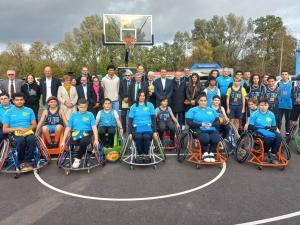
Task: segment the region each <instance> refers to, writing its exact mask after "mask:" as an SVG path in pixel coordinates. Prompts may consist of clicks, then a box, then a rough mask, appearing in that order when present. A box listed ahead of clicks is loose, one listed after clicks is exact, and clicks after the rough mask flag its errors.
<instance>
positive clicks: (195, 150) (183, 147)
mask: <svg viewBox="0 0 300 225" xmlns="http://www.w3.org/2000/svg"><path fill="white" fill-rule="evenodd" d="M202 154H203V153H202V148H201V143H200V141H199V139H198V138H196V133H195V132H194V131H193V130H191V129H186V130H184V132H182V134H181V136H180V137H179V142H178V146H177V161H178V162H183V161H185V160H186V161H188V162H190V163H193V164H196V168H197V169H200V166H201V165H219V166H220V168H221V165H223V163H224V162H226V161H227V160H228V159H229V152H228V147H227V144H226V142H225V140H224V139H223V138H222V137H221V139H220V141H219V143H218V145H217V149H216V152H215V153H214V154H215V159H216V161H215V162H204V161H203V160H202Z"/></svg>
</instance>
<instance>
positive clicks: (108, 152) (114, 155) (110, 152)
mask: <svg viewBox="0 0 300 225" xmlns="http://www.w3.org/2000/svg"><path fill="white" fill-rule="evenodd" d="M123 143H124V138H123V136H122V135H120V130H119V129H117V131H116V133H115V136H114V146H113V148H105V147H104V146H103V144H102V143H101V140H100V139H99V144H100V148H102V149H103V152H104V155H105V159H106V161H107V162H117V161H119V159H120V151H121V146H122V145H123Z"/></svg>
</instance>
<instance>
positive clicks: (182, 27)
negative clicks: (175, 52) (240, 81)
mask: <svg viewBox="0 0 300 225" xmlns="http://www.w3.org/2000/svg"><path fill="white" fill-rule="evenodd" d="M299 11H300V1H299V0H285V1H283V0H270V1H263V0H251V1H241V0H230V1H229V0H205V1H204V0H147V1H146V0H123V1H114V0H68V1H67V0H0V21H1V22H0V50H3V49H4V48H5V45H6V44H7V43H9V42H21V43H23V44H26V43H31V42H33V41H36V40H40V41H43V42H47V41H49V42H51V43H58V42H59V41H61V40H62V38H63V36H64V33H65V32H68V31H71V30H72V29H73V28H74V27H78V25H79V24H80V22H81V21H82V20H83V19H84V17H85V16H89V15H94V14H99V15H102V14H103V13H120V14H123V13H129V14H151V15H153V31H154V35H155V40H156V42H157V41H158V42H162V41H169V40H171V39H172V38H173V35H174V33H175V32H176V31H190V30H191V29H192V28H193V22H194V20H195V18H206V19H209V18H211V17H212V16H213V15H220V16H221V15H226V14H228V13H230V12H233V13H235V14H236V15H239V16H244V17H245V18H249V17H252V18H257V17H259V16H265V15H270V14H272V15H277V16H281V17H282V18H283V20H284V23H285V24H286V25H287V26H288V28H289V29H290V30H291V31H292V32H293V33H295V36H296V38H298V39H300V35H299V34H300V19H299V17H298V14H299Z"/></svg>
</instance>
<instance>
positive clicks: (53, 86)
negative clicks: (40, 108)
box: [40, 66, 61, 105]
mask: <svg viewBox="0 0 300 225" xmlns="http://www.w3.org/2000/svg"><path fill="white" fill-rule="evenodd" d="M44 75H45V76H44V77H43V78H42V79H41V81H40V87H41V90H42V95H43V98H42V100H43V104H44V105H45V104H46V102H47V99H48V98H49V97H51V96H55V97H57V91H58V87H59V86H61V81H60V79H59V78H56V77H53V76H52V69H51V67H50V66H46V67H45V69H44Z"/></svg>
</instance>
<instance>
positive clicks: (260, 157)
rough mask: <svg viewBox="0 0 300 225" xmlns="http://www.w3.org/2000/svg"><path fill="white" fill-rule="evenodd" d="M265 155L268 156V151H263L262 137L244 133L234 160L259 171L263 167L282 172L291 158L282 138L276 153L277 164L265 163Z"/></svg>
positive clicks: (253, 133) (248, 132) (252, 133)
mask: <svg viewBox="0 0 300 225" xmlns="http://www.w3.org/2000/svg"><path fill="white" fill-rule="evenodd" d="M265 153H267V154H269V150H268V149H265V145H264V142H263V137H262V136H261V135H259V134H257V133H255V132H250V131H245V132H244V133H243V134H242V135H241V137H240V139H239V141H238V144H237V148H236V152H235V158H236V160H237V161H238V162H239V163H244V162H245V161H248V162H249V163H252V164H254V165H257V166H258V169H259V170H262V168H263V167H264V166H266V167H280V169H281V170H284V169H285V167H286V166H287V165H288V161H289V160H290V158H291V154H290V149H289V146H288V144H287V143H286V140H285V139H284V138H282V142H281V144H280V147H279V150H278V153H277V156H278V161H279V163H278V164H272V163H270V162H265V161H264V158H265Z"/></svg>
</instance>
